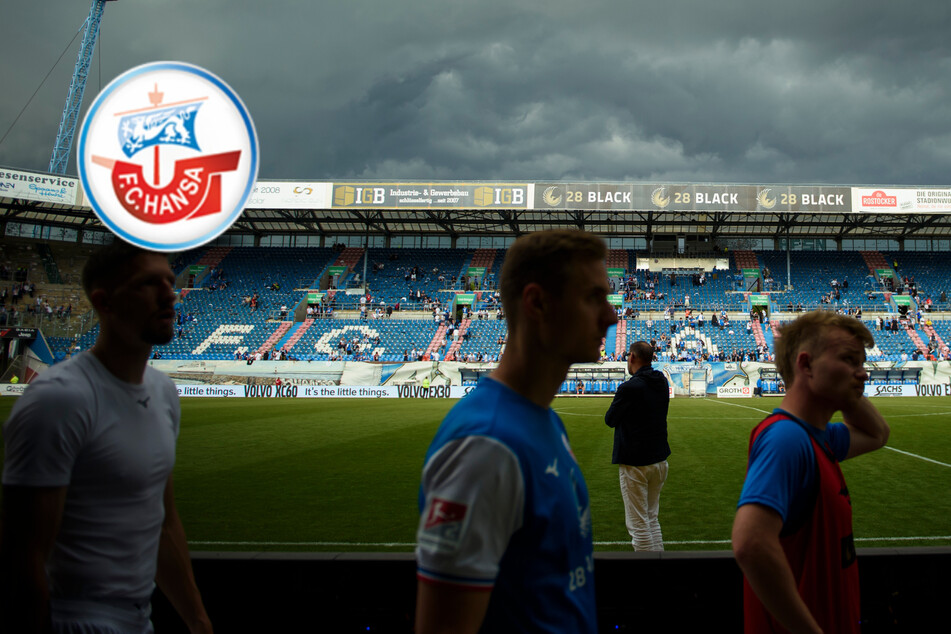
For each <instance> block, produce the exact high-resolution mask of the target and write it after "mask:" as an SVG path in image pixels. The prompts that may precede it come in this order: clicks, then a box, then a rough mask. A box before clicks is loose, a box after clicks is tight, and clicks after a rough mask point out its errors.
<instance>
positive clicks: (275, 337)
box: [257, 321, 294, 353]
mask: <svg viewBox="0 0 951 634" xmlns="http://www.w3.org/2000/svg"><path fill="white" fill-rule="evenodd" d="M293 325H294V322H292V321H282V322H281V325H280V326H278V328H277V330H275V331H274V332H272V333H271V335H270V336H269V337H268V338H267V339H266V340H265V341H264V343H262V344H261V346H260V347H259V348H258V349H257V352H261V353H264V352H267V351H269V350H270V349H271V348H274V347H275V346H276V344H277V342H278V341H280V340H281V339H282V338H283V337H284V333H286V332H287V331H288V330H290V328H291V326H293Z"/></svg>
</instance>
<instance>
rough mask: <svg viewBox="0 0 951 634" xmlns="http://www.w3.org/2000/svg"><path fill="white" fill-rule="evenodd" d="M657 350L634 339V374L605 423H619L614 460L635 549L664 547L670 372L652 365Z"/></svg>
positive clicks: (631, 365) (629, 362) (630, 365)
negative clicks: (662, 507)
mask: <svg viewBox="0 0 951 634" xmlns="http://www.w3.org/2000/svg"><path fill="white" fill-rule="evenodd" d="M653 360H654V349H653V348H652V347H651V345H650V344H649V343H647V342H646V341H638V342H635V343H633V344H631V351H630V355H629V356H628V360H627V369H628V371H629V372H630V373H631V374H632V376H631V378H630V379H629V380H627V381H626V382H624V383H622V384H621V386H620V387H618V390H617V392H616V393H615V395H614V401H613V402H612V403H611V407H610V408H608V411H607V413H606V414H605V415H604V422H605V423H607V424H608V426H609V427H613V428H614V455H613V457H612V459H611V462H612V463H613V464H616V465H618V466H619V471H620V478H621V497H622V498H623V499H624V522H625V524H626V525H627V530H628V532H629V533H630V534H631V538H632V542H633V544H634V550H664V540H663V536H662V535H661V531H660V522H659V521H658V520H657V512H658V510H659V509H660V490H661V489H662V488H663V486H664V481H665V480H666V479H667V456H669V455H670V445H668V444H667V407H668V405H669V404H670V391H669V387H668V383H667V377H665V376H664V374H663V373H662V372H658V371H657V370H655V369H654V368H653V367H652V366H651V362H652V361H653Z"/></svg>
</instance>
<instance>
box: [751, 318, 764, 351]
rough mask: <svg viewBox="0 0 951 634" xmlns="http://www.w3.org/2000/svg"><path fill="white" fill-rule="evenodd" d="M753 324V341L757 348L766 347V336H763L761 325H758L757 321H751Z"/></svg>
mask: <svg viewBox="0 0 951 634" xmlns="http://www.w3.org/2000/svg"><path fill="white" fill-rule="evenodd" d="M751 321H752V323H753V339H754V340H755V341H756V345H758V346H767V347H768V344H767V343H766V335H764V334H763V324H761V323H759V319H753V320H751Z"/></svg>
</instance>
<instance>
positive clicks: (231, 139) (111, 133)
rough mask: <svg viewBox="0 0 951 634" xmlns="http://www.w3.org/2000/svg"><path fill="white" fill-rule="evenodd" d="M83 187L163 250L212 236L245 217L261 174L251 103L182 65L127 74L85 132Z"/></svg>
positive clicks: (117, 225)
mask: <svg viewBox="0 0 951 634" xmlns="http://www.w3.org/2000/svg"><path fill="white" fill-rule="evenodd" d="M77 165H78V167H79V178H80V181H81V182H82V186H83V191H84V192H85V194H86V198H87V200H88V201H89V204H90V205H91V206H92V208H93V211H95V213H96V215H97V216H99V219H100V220H101V221H102V222H103V224H105V225H106V226H107V227H109V228H110V229H111V230H112V231H113V232H115V234H116V235H118V236H119V237H120V238H122V239H124V240H126V241H128V242H131V243H133V244H136V245H138V246H140V247H143V248H145V249H151V250H153V251H183V250H186V249H190V248H193V247H197V246H199V245H202V244H204V243H206V242H209V241H211V240H213V239H214V238H216V237H217V236H219V235H220V234H222V233H224V231H226V230H227V229H228V227H230V226H231V224H232V223H233V222H234V221H235V220H237V219H238V216H239V215H241V211H242V210H243V209H244V205H245V203H246V202H247V200H248V197H249V196H250V195H251V191H252V189H253V187H254V181H255V179H256V178H257V173H258V141H257V135H256V134H255V131H254V124H253V123H252V121H251V116H250V115H249V114H248V111H247V109H246V108H245V107H244V104H243V103H242V102H241V100H240V99H239V98H238V95H237V94H235V92H234V91H233V90H231V88H230V87H229V86H228V85H227V84H225V83H224V82H223V81H222V80H221V79H219V78H218V77H216V76H215V75H213V74H211V73H210V72H208V71H207V70H205V69H203V68H199V67H197V66H192V65H190V64H183V63H180V62H154V63H151V64H145V65H143V66H138V67H136V68H133V69H131V70H128V71H126V72H125V73H123V74H122V75H120V76H119V77H117V78H116V79H114V80H113V81H112V83H110V84H109V85H108V86H106V88H105V89H104V90H103V91H102V92H101V93H100V94H99V96H97V97H96V100H95V101H94V102H93V104H92V106H91V107H90V108H89V112H88V113H87V114H86V119H85V120H84V121H83V126H82V129H81V131H80V135H79V147H78V148H77Z"/></svg>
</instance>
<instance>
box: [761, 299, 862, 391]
mask: <svg viewBox="0 0 951 634" xmlns="http://www.w3.org/2000/svg"><path fill="white" fill-rule="evenodd" d="M830 328H841V329H842V330H844V331H846V332H847V333H849V334H850V335H852V336H853V337H855V338H856V339H858V340H859V341H861V342H862V345H863V346H865V347H866V348H871V347H872V346H874V345H875V339H874V337H872V333H871V332H869V329H868V328H866V326H865V324H863V323H862V322H861V321H859V320H858V319H855V318H854V317H849V316H848V315H839V314H838V313H834V312H832V311H828V310H814V311H812V312H809V313H805V314H804V315H802V316H800V317H799V318H798V319H796V320H795V321H793V322H790V323H788V324H785V325H783V326H780V328H779V338H778V339H777V340H776V367H777V369H778V370H779V374H780V375H781V376H782V377H783V381H784V382H785V383H786V385H787V386H789V385H792V382H793V378H795V368H796V357H797V356H798V355H799V353H800V352H803V351H806V352H809V353H810V354H817V353H818V352H819V351H820V350H821V349H822V347H823V344H824V342H825V337H826V334H827V333H828V331H829V329H830Z"/></svg>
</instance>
